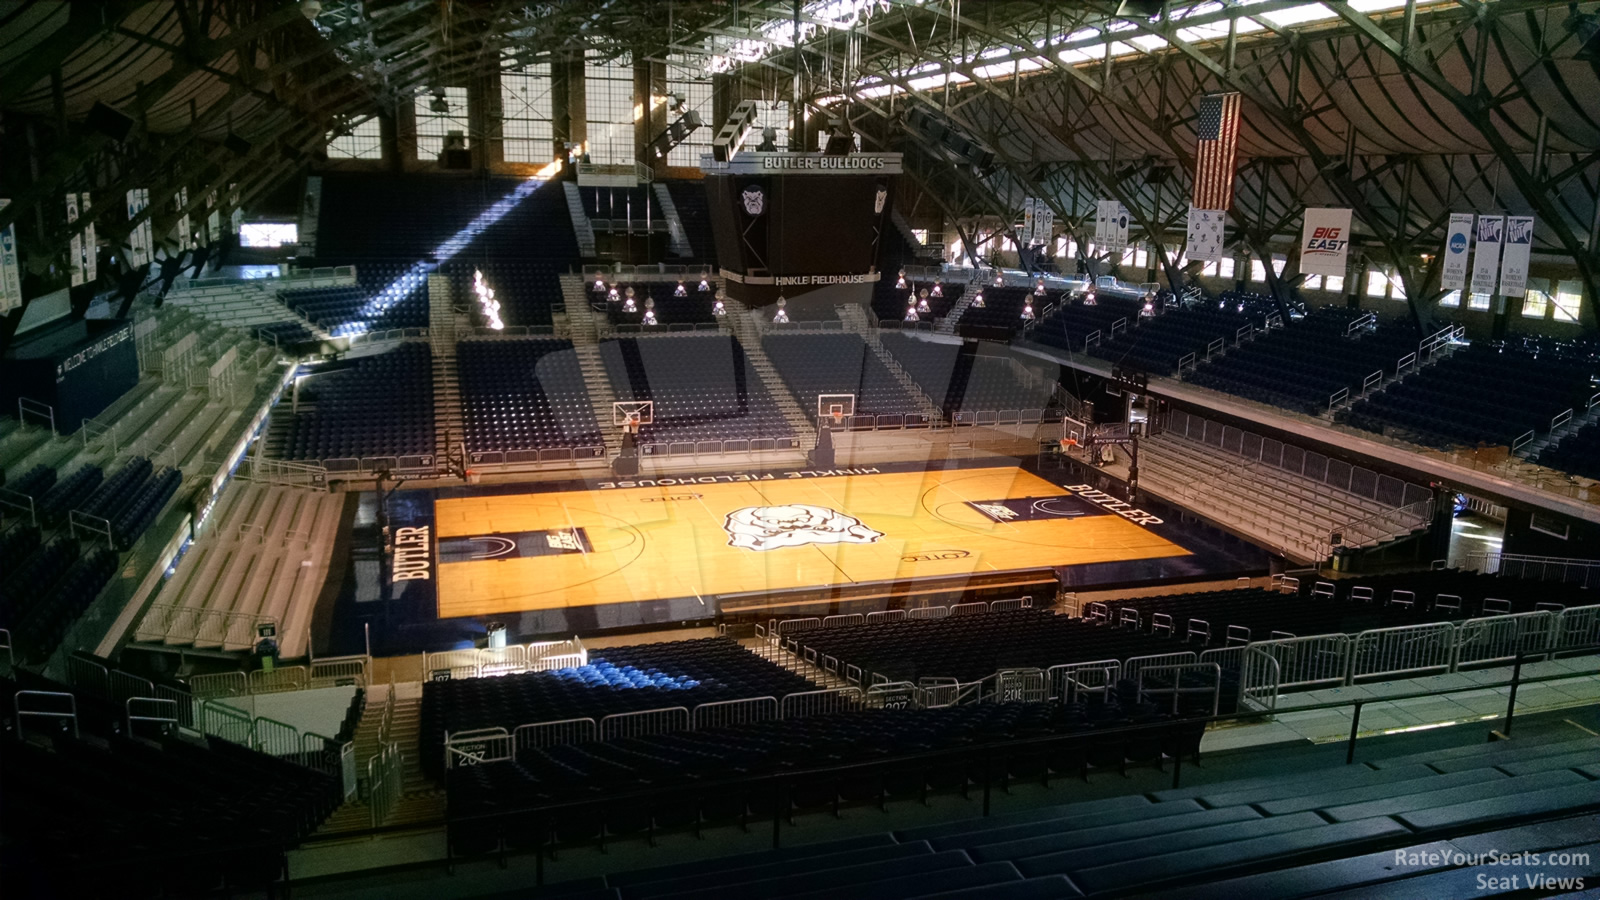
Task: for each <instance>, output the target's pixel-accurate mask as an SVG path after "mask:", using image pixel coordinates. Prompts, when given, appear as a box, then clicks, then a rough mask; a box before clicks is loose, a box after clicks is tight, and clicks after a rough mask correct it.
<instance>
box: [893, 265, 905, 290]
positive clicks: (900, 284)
mask: <svg viewBox="0 0 1600 900" xmlns="http://www.w3.org/2000/svg"><path fill="white" fill-rule="evenodd" d="M894 286H895V289H896V290H902V291H903V290H905V288H906V270H905V269H901V270H900V277H899V278H897V279H895V282H894Z"/></svg>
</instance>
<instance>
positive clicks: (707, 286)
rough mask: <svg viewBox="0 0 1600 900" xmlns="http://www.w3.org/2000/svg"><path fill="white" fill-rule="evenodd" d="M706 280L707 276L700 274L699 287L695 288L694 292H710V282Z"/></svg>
mask: <svg viewBox="0 0 1600 900" xmlns="http://www.w3.org/2000/svg"><path fill="white" fill-rule="evenodd" d="M708 278H709V276H707V275H703V274H702V275H701V276H700V287H698V288H696V290H701V291H709V290H711V282H710V281H708V280H707V279H708Z"/></svg>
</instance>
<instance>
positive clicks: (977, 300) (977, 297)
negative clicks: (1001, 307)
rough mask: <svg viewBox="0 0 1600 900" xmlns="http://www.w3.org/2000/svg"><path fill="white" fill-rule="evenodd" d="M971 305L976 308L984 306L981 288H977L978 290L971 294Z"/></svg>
mask: <svg viewBox="0 0 1600 900" xmlns="http://www.w3.org/2000/svg"><path fill="white" fill-rule="evenodd" d="M972 305H973V306H975V307H977V308H978V309H984V308H985V307H984V305H983V288H978V292H977V293H976V294H973V295H972Z"/></svg>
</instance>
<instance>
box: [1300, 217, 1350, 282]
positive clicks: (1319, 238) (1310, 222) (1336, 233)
mask: <svg viewBox="0 0 1600 900" xmlns="http://www.w3.org/2000/svg"><path fill="white" fill-rule="evenodd" d="M1349 259H1350V210H1348V209H1307V210H1306V224H1305V228H1304V229H1302V230H1301V232H1300V271H1301V272H1303V273H1304V274H1306V275H1339V276H1343V275H1344V271H1345V268H1346V267H1347V266H1348V265H1349Z"/></svg>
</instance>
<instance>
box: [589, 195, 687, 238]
mask: <svg viewBox="0 0 1600 900" xmlns="http://www.w3.org/2000/svg"><path fill="white" fill-rule="evenodd" d="M578 196H579V197H580V198H581V199H582V200H583V211H584V212H585V213H588V214H589V218H590V219H591V220H593V219H604V220H607V221H611V222H624V223H625V222H629V221H631V222H632V223H633V226H634V227H635V228H636V229H642V228H643V227H644V224H645V220H646V219H647V218H648V219H649V220H650V222H651V223H652V224H656V223H660V222H662V221H663V219H662V216H661V204H660V203H658V202H656V197H655V193H654V192H653V191H652V190H651V189H650V188H649V187H648V186H643V187H631V188H624V187H579V188H578ZM673 202H674V203H676V202H677V201H676V200H674V201H673Z"/></svg>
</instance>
